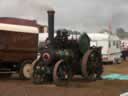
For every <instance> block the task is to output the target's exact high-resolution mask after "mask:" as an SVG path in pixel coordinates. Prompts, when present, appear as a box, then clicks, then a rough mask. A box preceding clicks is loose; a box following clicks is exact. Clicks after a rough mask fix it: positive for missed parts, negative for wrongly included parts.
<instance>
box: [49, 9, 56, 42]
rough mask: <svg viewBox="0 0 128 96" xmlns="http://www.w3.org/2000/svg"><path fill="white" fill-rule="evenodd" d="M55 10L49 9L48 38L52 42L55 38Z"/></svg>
mask: <svg viewBox="0 0 128 96" xmlns="http://www.w3.org/2000/svg"><path fill="white" fill-rule="evenodd" d="M54 14H55V11H54V10H48V38H49V40H50V42H51V43H52V41H53V39H54Z"/></svg>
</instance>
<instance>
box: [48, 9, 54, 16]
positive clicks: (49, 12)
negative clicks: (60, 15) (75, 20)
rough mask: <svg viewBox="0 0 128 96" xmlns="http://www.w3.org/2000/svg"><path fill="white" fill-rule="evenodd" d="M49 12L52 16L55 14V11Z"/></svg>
mask: <svg viewBox="0 0 128 96" xmlns="http://www.w3.org/2000/svg"><path fill="white" fill-rule="evenodd" d="M47 12H48V14H51V15H53V14H55V11H54V10H48V11H47Z"/></svg>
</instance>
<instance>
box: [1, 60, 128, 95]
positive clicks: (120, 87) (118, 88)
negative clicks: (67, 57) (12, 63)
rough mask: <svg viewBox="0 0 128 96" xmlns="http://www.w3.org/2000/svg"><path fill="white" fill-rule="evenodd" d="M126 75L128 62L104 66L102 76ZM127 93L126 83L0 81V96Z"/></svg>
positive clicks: (16, 79) (105, 81)
mask: <svg viewBox="0 0 128 96" xmlns="http://www.w3.org/2000/svg"><path fill="white" fill-rule="evenodd" d="M109 73H122V74H128V62H123V63H122V64H115V65H104V74H109ZM124 91H128V81H120V80H100V81H94V82H88V81H84V80H82V79H81V78H75V79H74V80H72V81H71V82H69V83H66V84H65V83H64V84H63V83H61V84H58V85H57V86H56V85H54V84H44V85H34V84H32V82H31V81H30V80H26V81H22V80H18V78H14V77H13V78H4V79H0V96H119V94H120V93H122V92H124Z"/></svg>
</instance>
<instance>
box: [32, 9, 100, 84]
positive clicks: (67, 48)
mask: <svg viewBox="0 0 128 96" xmlns="http://www.w3.org/2000/svg"><path fill="white" fill-rule="evenodd" d="M48 24H49V26H48V27H49V28H48V35H49V36H48V39H47V40H46V41H45V46H43V49H41V50H39V54H38V56H37V59H35V60H34V61H33V76H32V80H33V82H34V83H36V84H37V83H38V84H40V83H43V82H46V81H54V82H55V83H57V82H59V81H66V80H70V79H71V78H72V76H73V75H74V74H80V75H82V76H83V77H84V78H86V79H89V80H93V79H95V78H100V75H101V74H102V64H101V48H100V47H99V48H97V47H93V48H90V39H89V37H88V36H87V35H86V33H84V34H82V35H80V36H78V38H73V36H72V35H71V34H69V32H68V31H66V30H58V31H57V32H56V36H54V11H48ZM76 37H77V36H76Z"/></svg>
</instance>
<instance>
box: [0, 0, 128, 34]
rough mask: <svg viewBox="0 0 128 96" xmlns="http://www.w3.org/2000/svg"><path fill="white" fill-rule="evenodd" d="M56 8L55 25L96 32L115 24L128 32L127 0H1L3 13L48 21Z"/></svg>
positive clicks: (0, 11) (4, 14) (0, 5)
mask: <svg viewBox="0 0 128 96" xmlns="http://www.w3.org/2000/svg"><path fill="white" fill-rule="evenodd" d="M51 8H53V9H55V11H56V14H55V15H56V16H55V27H56V28H70V29H75V30H78V31H86V32H97V31H100V30H101V29H102V28H108V25H109V23H110V22H111V23H112V28H113V30H115V29H116V28H118V27H123V28H124V29H125V30H126V31H128V0H0V16H2V17H20V18H28V19H36V20H38V22H39V23H42V24H47V14H46V10H48V9H51Z"/></svg>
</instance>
